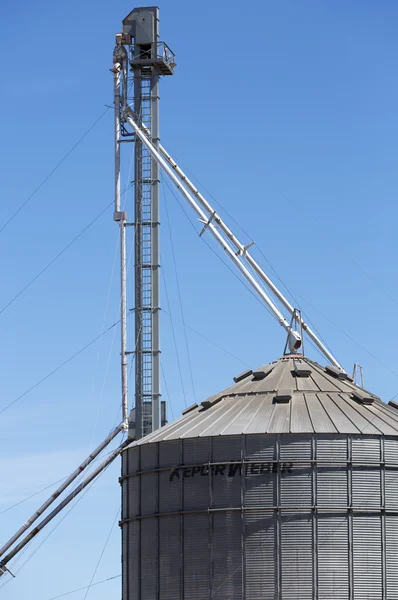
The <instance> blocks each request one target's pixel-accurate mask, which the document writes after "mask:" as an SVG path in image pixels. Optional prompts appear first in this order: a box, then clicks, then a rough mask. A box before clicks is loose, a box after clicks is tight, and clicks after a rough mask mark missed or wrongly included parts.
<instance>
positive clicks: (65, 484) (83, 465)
mask: <svg viewBox="0 0 398 600" xmlns="http://www.w3.org/2000/svg"><path fill="white" fill-rule="evenodd" d="M122 430H123V423H121V424H120V425H118V426H117V427H115V429H113V430H112V431H111V432H110V434H109V435H108V436H107V437H106V438H105V439H104V440H103V441H102V442H101V443H100V444H99V446H97V448H95V450H93V452H92V453H91V454H90V455H89V456H88V457H87V458H86V459H85V460H84V461H83V462H82V463H81V464H80V465H79V466H78V467H77V469H75V470H74V471H73V473H71V475H69V477H68V478H67V479H66V480H65V481H64V482H63V483H62V484H61V485H60V486H59V487H58V488H57V489H56V490H55V492H54V493H53V494H51V496H50V497H49V498H48V499H47V500H46V501H45V502H44V503H43V504H42V505H41V506H40V507H39V508H38V509H37V510H36V512H35V513H34V514H33V515H32V516H31V517H30V518H29V519H28V520H27V521H26V522H25V523H24V524H23V525H22V527H20V529H18V531H17V532H16V533H15V534H14V535H13V536H12V537H11V538H10V539H9V540H8V541H7V542H6V543H5V544H4V546H2V547H1V548H0V558H1V557H2V556H3V554H4V553H5V552H7V550H9V549H10V548H11V546H13V544H14V543H15V542H16V541H17V540H18V539H19V538H20V537H21V536H22V535H23V534H24V533H25V532H26V531H27V530H28V529H29V528H30V527H31V525H33V523H34V522H35V521H37V519H38V518H39V517H40V516H41V515H42V514H43V513H44V512H45V511H46V510H47V509H48V508H49V507H50V506H51V504H53V503H54V502H55V500H56V499H57V498H58V497H59V496H60V495H61V494H62V493H63V492H64V491H65V490H66V489H67V488H68V487H69V486H70V484H71V483H73V481H75V479H76V478H77V477H79V475H81V473H82V472H83V471H84V470H85V469H86V468H87V467H88V465H89V464H91V463H92V462H93V460H94V459H95V458H96V457H97V456H98V455H99V454H101V452H102V451H103V450H104V448H106V447H107V446H108V445H109V444H110V443H111V441H112V440H113V439H114V438H115V437H116V436H117V435H119V433H120V432H121V431H122ZM109 460H110V457H108V458H107V459H106V461H105V463H106V464H108V463H107V461H109ZM105 463H104V464H105ZM97 469H101V465H100V467H97ZM99 472H101V471H99ZM82 489H83V488H82ZM36 529H37V528H36ZM0 574H1V570H0Z"/></svg>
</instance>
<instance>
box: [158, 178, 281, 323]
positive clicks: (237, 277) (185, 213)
mask: <svg viewBox="0 0 398 600" xmlns="http://www.w3.org/2000/svg"><path fill="white" fill-rule="evenodd" d="M165 183H166V185H167V187H168V188H169V190H170V192H171V193H172V195H173V196H174V198H175V200H176V202H177V204H178V206H179V207H180V209H181V210H182V212H183V213H184V215H185V217H186V218H187V220H188V222H189V224H190V225H191V227H192V229H193V230H194V232H195V234H196V235H198V231H197V229H196V227H195V225H194V224H193V222H192V220H191V219H190V217H189V215H188V213H187V211H186V210H185V208H184V206H183V205H182V204H181V202H180V201H179V199H178V196H177V194H176V193H175V192H174V190H173V188H172V187H171V186H170V184H169V182H168V181H167V179H165ZM201 239H202V240H203V242H204V244H205V245H206V246H207V247H208V249H209V250H210V251H211V252H212V253H213V254H214V256H216V257H217V259H218V260H220V261H221V262H222V264H223V265H224V266H225V267H226V268H227V269H228V271H230V272H231V273H232V275H233V276H234V277H236V279H237V280H238V281H239V283H241V284H242V285H243V287H244V288H245V289H246V290H247V291H248V292H249V294H251V296H253V298H254V299H255V300H256V301H257V302H258V303H259V304H260V306H261V307H262V308H265V309H266V310H267V311H268V313H269V314H270V315H271V317H272V318H273V319H276V320H277V318H276V317H275V315H274V314H273V313H272V312H271V311H270V310H269V308H268V306H266V305H265V304H263V303H262V302H261V300H260V298H259V297H258V296H257V295H256V294H255V293H254V292H253V290H252V289H251V288H249V286H248V285H247V284H246V282H245V281H244V280H243V279H241V278H240V277H239V275H238V274H237V273H236V271H234V269H232V267H231V265H230V264H228V263H227V262H226V261H225V260H224V259H223V258H222V256H220V255H219V254H218V253H217V252H216V251H215V249H214V248H213V247H212V246H211V245H210V244H209V242H208V241H207V240H206V239H205V238H203V237H202V238H201Z"/></svg>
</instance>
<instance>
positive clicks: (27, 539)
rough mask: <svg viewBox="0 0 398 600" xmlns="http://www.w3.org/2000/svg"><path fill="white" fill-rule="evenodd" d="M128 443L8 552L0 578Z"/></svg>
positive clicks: (0, 566)
mask: <svg viewBox="0 0 398 600" xmlns="http://www.w3.org/2000/svg"><path fill="white" fill-rule="evenodd" d="M118 429H119V431H118V433H119V432H120V430H121V428H118ZM128 443H130V441H129V440H126V441H125V442H123V443H122V444H121V445H120V446H119V447H118V448H116V450H114V451H113V452H112V453H111V454H110V455H109V456H108V458H107V459H105V461H104V462H103V463H101V464H100V465H99V466H98V467H97V468H96V469H94V471H92V473H90V475H88V476H87V477H86V479H84V480H83V481H82V483H80V484H79V485H78V486H77V487H76V488H75V489H74V490H72V492H71V493H70V494H69V495H68V496H66V498H64V499H63V500H62V501H61V502H60V503H59V504H58V506H56V507H55V508H54V509H53V510H52V511H51V512H50V513H49V514H48V515H47V516H46V517H45V518H44V519H43V520H42V521H40V523H39V524H38V525H36V527H35V528H34V529H32V530H31V531H30V533H28V534H27V535H26V536H25V537H24V538H23V539H22V540H21V541H20V542H19V543H18V544H17V545H16V546H14V547H13V548H12V549H11V550H10V551H9V552H8V554H7V555H6V556H5V557H4V558H2V559H1V561H0V576H1V575H4V573H6V572H7V563H8V562H9V561H10V560H12V559H13V558H14V556H16V555H17V554H18V552H20V551H21V550H22V549H23V548H24V547H25V546H26V545H27V544H28V543H29V542H30V541H31V540H32V539H33V538H34V537H36V535H37V534H38V533H40V531H41V530H42V529H44V527H46V525H48V523H50V521H52V520H53V519H54V518H55V517H56V516H57V515H58V514H59V513H60V512H61V510H63V509H64V508H65V507H66V506H67V505H68V504H69V503H70V502H72V500H74V499H75V498H76V496H77V495H78V494H80V493H81V492H82V491H83V490H84V489H85V488H86V487H87V486H88V485H90V484H91V483H92V482H93V481H94V479H96V477H97V476H98V475H100V474H101V473H103V472H104V471H105V469H107V468H108V466H109V465H110V464H111V463H112V462H113V461H114V460H115V458H116V457H117V456H119V454H120V453H121V452H122V450H123V449H124V447H125V446H126V445H127V444H128ZM32 522H33V521H32ZM25 525H26V524H25ZM29 526H30V525H29ZM29 526H28V527H29ZM24 527H25V526H24ZM25 530H26V529H25ZM20 531H21V532H22V528H21V530H20ZM17 534H18V535H17ZM17 534H16V535H15V536H13V538H12V539H13V540H14V541H13V542H12V543H14V542H15V540H16V539H18V537H20V536H21V535H22V533H20V532H17ZM10 541H11V540H10ZM4 548H8V549H9V548H10V542H8V543H7V544H6V545H5V546H4V547H3V548H2V549H1V550H0V555H2V554H3V553H4Z"/></svg>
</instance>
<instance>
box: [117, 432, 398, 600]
mask: <svg viewBox="0 0 398 600" xmlns="http://www.w3.org/2000/svg"><path fill="white" fill-rule="evenodd" d="M168 444H170V442H162V443H161V445H159V448H158V445H157V443H154V444H147V447H148V449H150V450H149V451H148V452H146V453H144V452H142V448H141V452H142V455H141V462H140V461H139V460H138V459H137V448H130V449H128V450H127V452H128V453H131V457H130V456H128V457H124V459H123V469H124V475H125V478H124V479H123V480H122V486H123V502H124V507H123V514H122V521H123V522H122V536H123V579H122V585H123V593H124V595H125V597H126V600H144V599H145V600H149V598H151V600H171V598H173V600H174V599H175V600H177V599H180V600H183V599H185V600H187V599H189V600H191V599H193V600H202V599H203V600H209V598H219V599H220V600H221V598H222V599H226V598H231V599H239V600H241V599H243V598H244V599H245V600H260V599H261V600H263V599H266V600H268V599H270V600H392V599H394V600H396V599H397V598H398V594H397V589H398V576H396V568H395V566H396V557H397V554H398V542H397V539H398V515H397V514H396V513H397V511H398V500H397V499H398V493H397V492H398V461H395V460H394V457H395V455H396V454H395V453H396V447H397V441H396V440H395V439H390V438H387V439H384V438H383V436H372V435H371V436H369V435H368V436H359V435H357V434H355V435H342V434H335V433H334V434H330V435H329V436H328V435H326V434H312V435H308V436H306V435H303V434H280V433H279V434H275V435H268V434H263V435H260V434H255V435H246V436H245V435H243V436H242V435H240V436H236V435H233V436H217V437H213V438H210V437H209V438H206V437H203V438H196V439H195V438H187V439H184V440H181V441H179V440H175V441H173V442H172V445H170V446H168ZM151 448H152V449H151ZM384 449H385V450H384ZM158 456H159V462H160V465H161V466H160V469H159V468H158V467H157V457H158ZM383 457H385V458H386V464H385V465H384V462H383ZM387 458H388V460H387ZM351 459H352V461H351ZM142 462H143V463H144V464H145V465H146V466H145V468H144V467H143V464H142ZM133 464H134V469H133V468H132V465H133ZM163 464H164V465H165V466H163ZM148 465H152V466H148ZM137 472H138V474H137ZM134 473H136V475H134ZM384 500H385V507H384V506H383V502H384ZM159 513H160V514H159ZM129 519H130V520H129Z"/></svg>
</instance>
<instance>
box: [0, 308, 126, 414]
mask: <svg viewBox="0 0 398 600" xmlns="http://www.w3.org/2000/svg"><path fill="white" fill-rule="evenodd" d="M118 323H120V319H119V320H118V321H116V322H115V323H113V325H111V326H110V327H108V328H107V329H105V331H103V332H102V333H100V334H99V335H97V336H96V337H95V338H93V339H92V340H91V342H88V344H85V345H84V346H83V347H82V348H80V350H78V351H77V352H75V353H74V354H72V356H70V357H69V358H67V359H66V360H64V361H63V362H62V363H61V364H60V365H58V367H56V368H55V369H53V370H52V371H50V373H47V375H45V376H44V377H42V378H41V379H39V381H37V382H36V383H35V384H33V385H32V386H31V387H30V388H28V389H27V390H25V391H24V392H23V393H22V394H20V395H19V396H17V398H15V399H14V400H13V401H12V402H10V403H9V404H7V405H6V406H4V408H2V409H1V410H0V415H1V414H2V413H4V412H5V411H6V410H8V409H9V408H11V406H14V404H16V403H17V402H18V401H19V400H21V399H22V398H24V397H25V396H26V395H27V394H29V393H30V392H31V391H32V390H34V389H35V388H37V387H38V386H39V385H41V384H42V383H43V382H44V381H46V380H47V379H49V378H50V377H51V376H52V375H54V373H57V372H58V371H59V370H60V369H62V367H64V366H65V365H67V364H68V363H70V362H71V361H72V360H73V359H74V358H76V357H77V356H79V354H81V353H82V352H84V350H87V348H89V347H90V346H92V345H93V344H94V343H95V342H96V341H98V340H99V339H100V338H101V337H102V336H103V335H105V334H106V333H108V331H111V329H113V328H114V327H116V325H118Z"/></svg>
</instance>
